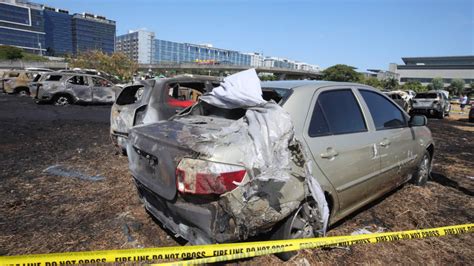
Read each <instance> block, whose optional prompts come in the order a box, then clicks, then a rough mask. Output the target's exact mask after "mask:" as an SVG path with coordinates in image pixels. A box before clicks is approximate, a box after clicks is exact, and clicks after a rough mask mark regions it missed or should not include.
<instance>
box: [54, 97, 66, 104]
mask: <svg viewBox="0 0 474 266" xmlns="http://www.w3.org/2000/svg"><path fill="white" fill-rule="evenodd" d="M55 104H56V105H67V104H69V99H68V98H67V97H66V96H59V97H58V99H57V100H56V102H55Z"/></svg>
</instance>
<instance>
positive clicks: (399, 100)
mask: <svg viewBox="0 0 474 266" xmlns="http://www.w3.org/2000/svg"><path fill="white" fill-rule="evenodd" d="M385 94H386V95H387V96H388V97H389V98H390V99H392V100H393V101H394V102H395V103H396V104H398V105H399V106H400V107H401V108H402V109H403V110H405V112H408V111H409V109H410V106H411V104H410V102H409V100H408V97H407V94H406V93H404V92H398V91H391V92H385Z"/></svg>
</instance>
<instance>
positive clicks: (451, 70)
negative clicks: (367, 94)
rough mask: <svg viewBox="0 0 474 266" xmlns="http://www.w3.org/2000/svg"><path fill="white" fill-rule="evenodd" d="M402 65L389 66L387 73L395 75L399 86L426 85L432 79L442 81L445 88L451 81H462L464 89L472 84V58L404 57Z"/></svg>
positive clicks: (473, 58) (473, 76)
mask: <svg viewBox="0 0 474 266" xmlns="http://www.w3.org/2000/svg"><path fill="white" fill-rule="evenodd" d="M402 60H403V62H404V63H405V64H404V65H397V64H394V63H392V64H390V65H389V71H390V72H393V73H396V75H397V76H398V80H399V82H400V84H405V83H406V82H408V81H419V82H421V83H422V84H423V85H428V84H429V83H430V82H431V80H432V79H433V78H436V77H440V78H442V79H443V81H444V84H445V87H447V86H449V84H450V83H451V81H452V80H453V79H462V80H464V82H465V83H466V87H467V86H469V84H470V83H471V82H474V56H439V57H404V58H402Z"/></svg>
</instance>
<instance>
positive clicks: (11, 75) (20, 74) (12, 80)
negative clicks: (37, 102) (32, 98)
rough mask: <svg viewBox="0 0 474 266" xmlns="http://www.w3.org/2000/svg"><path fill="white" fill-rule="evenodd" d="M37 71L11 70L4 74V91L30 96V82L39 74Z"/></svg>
mask: <svg viewBox="0 0 474 266" xmlns="http://www.w3.org/2000/svg"><path fill="white" fill-rule="evenodd" d="M38 73H39V72H37V71H26V70H9V71H5V72H4V73H3V77H2V86H1V87H2V89H3V91H4V92H5V93H9V94H19V95H22V96H25V95H29V94H30V91H29V88H28V84H29V82H30V81H31V80H32V79H33V78H34V77H35V76H36V75H37V74H38Z"/></svg>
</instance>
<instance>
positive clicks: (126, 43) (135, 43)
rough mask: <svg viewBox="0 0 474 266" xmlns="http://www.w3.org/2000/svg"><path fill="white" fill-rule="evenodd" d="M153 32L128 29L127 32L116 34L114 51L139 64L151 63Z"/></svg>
mask: <svg viewBox="0 0 474 266" xmlns="http://www.w3.org/2000/svg"><path fill="white" fill-rule="evenodd" d="M154 41H155V33H154V32H151V31H146V30H135V31H129V32H128V34H124V35H121V36H117V38H116V39H115V51H117V52H122V53H124V54H126V55H127V56H128V57H129V58H131V59H132V60H134V61H135V62H138V63H139V64H152V63H153V51H154V47H153V45H154Z"/></svg>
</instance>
